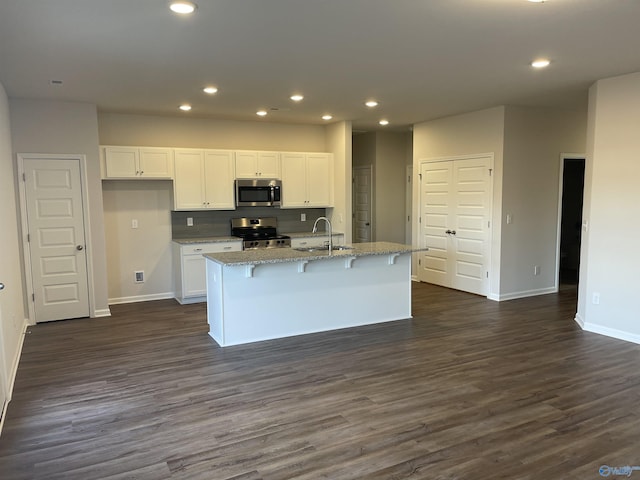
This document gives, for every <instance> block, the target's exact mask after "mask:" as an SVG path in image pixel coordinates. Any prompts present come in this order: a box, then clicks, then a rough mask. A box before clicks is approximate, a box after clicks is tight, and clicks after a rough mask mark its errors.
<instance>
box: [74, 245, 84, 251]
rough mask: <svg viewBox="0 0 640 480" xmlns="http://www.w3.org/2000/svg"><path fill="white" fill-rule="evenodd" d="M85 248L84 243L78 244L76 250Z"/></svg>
mask: <svg viewBox="0 0 640 480" xmlns="http://www.w3.org/2000/svg"><path fill="white" fill-rule="evenodd" d="M83 248H84V247H83V246H82V245H78V246H77V247H76V250H82V249H83Z"/></svg>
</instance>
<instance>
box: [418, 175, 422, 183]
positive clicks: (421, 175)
mask: <svg viewBox="0 0 640 480" xmlns="http://www.w3.org/2000/svg"><path fill="white" fill-rule="evenodd" d="M418 176H419V177H420V181H422V174H421V173H419V174H418Z"/></svg>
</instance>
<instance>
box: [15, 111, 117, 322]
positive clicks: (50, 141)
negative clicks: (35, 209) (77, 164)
mask: <svg viewBox="0 0 640 480" xmlns="http://www.w3.org/2000/svg"><path fill="white" fill-rule="evenodd" d="M10 110H11V135H12V136H11V140H12V143H13V152H14V153H61V154H82V155H85V156H86V158H87V172H86V175H87V182H88V184H89V192H88V194H89V205H88V208H89V222H90V223H89V230H90V235H91V245H88V246H87V248H88V249H89V248H90V249H91V250H90V251H91V261H92V262H93V279H92V280H93V282H94V290H93V291H94V299H93V305H94V309H95V311H94V312H92V315H93V314H95V313H97V314H98V315H108V314H109V306H108V303H107V265H106V255H105V240H104V220H103V210H102V188H101V180H100V162H99V155H98V122H97V113H96V107H95V105H91V104H88V103H73V102H57V101H46V100H30V99H11V101H10Z"/></svg>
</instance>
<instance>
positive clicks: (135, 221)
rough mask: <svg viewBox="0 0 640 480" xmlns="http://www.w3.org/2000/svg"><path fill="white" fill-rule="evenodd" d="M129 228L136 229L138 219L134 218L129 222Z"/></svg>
mask: <svg viewBox="0 0 640 480" xmlns="http://www.w3.org/2000/svg"><path fill="white" fill-rule="evenodd" d="M131 228H138V219H137V218H134V219H133V220H131Z"/></svg>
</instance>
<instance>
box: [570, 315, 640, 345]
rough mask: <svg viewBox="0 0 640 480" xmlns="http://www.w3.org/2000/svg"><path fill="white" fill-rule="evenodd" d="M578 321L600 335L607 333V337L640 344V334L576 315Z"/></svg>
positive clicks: (586, 328)
mask: <svg viewBox="0 0 640 480" xmlns="http://www.w3.org/2000/svg"><path fill="white" fill-rule="evenodd" d="M576 322H577V323H578V325H580V327H581V328H582V329H583V330H584V331H585V332H591V333H597V334H599V335H605V336H607V337H612V338H617V339H618V340H624V341H626V342H632V343H637V344H640V335H637V334H635V333H629V332H625V331H623V330H618V329H615V328H609V327H604V326H602V325H597V324H595V323H589V322H585V321H583V320H582V319H579V318H578V316H577V315H576Z"/></svg>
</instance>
